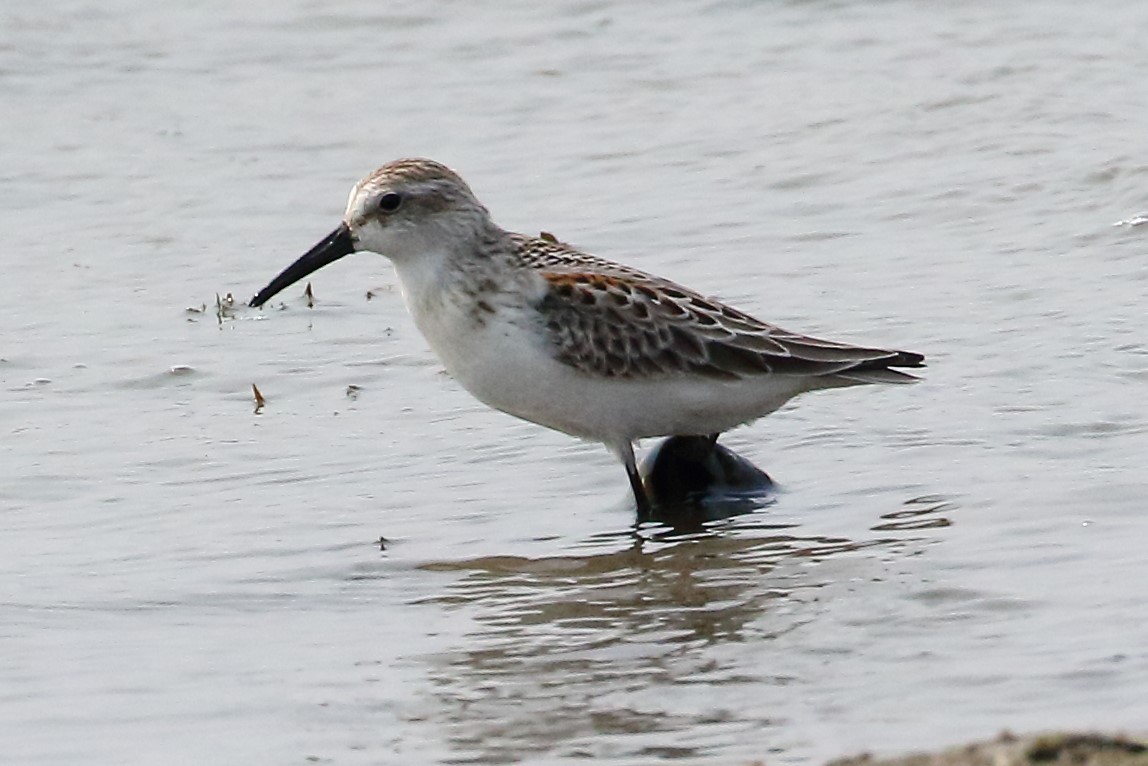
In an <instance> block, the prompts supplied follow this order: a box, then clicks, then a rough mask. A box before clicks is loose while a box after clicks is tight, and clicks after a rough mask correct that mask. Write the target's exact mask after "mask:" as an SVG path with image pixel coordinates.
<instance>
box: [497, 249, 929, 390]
mask: <svg viewBox="0 0 1148 766" xmlns="http://www.w3.org/2000/svg"><path fill="white" fill-rule="evenodd" d="M520 247H521V248H522V249H521V250H520V252H521V253H522V254H523V260H524V262H525V263H526V264H527V265H529V266H531V267H533V268H535V269H537V270H538V271H539V272H540V273H541V274H542V276H543V278H544V279H545V280H546V283H547V285H548V288H549V289H548V290H547V291H546V293H545V295H544V296H543V298H542V299H541V301H540V302H539V306H538V308H539V311H540V312H541V313H542V315H543V318H544V322H545V324H546V329H547V331H548V332H549V334H550V339H551V341H552V342H553V343H554V347H555V355H556V356H557V358H558V359H559V360H561V361H562V362H564V363H566V364H569V365H570V366H572V367H574V368H576V369H580V370H583V371H586V372H592V373H594V374H597V375H603V376H606V377H613V378H623V379H626V378H648V377H656V376H667V375H676V374H683V373H691V374H700V375H705V376H709V377H713V378H719V379H740V378H745V377H750V376H755V375H766V374H769V373H784V374H802V375H812V376H819V375H835V374H843V377H844V376H845V375H850V376H851V378H855V379H857V380H859V381H860V380H861V379H862V377H864V376H862V375H855V376H853V375H851V374H852V373H866V372H867V373H871V374H870V375H869V376H868V377H869V378H870V379H872V380H878V379H880V380H884V381H888V382H896V381H902V382H905V381H911V380H915V378H913V377H912V376H911V375H906V374H905V373H901V372H896V371H894V370H890V369H889V368H890V367H920V366H923V359H924V358H923V357H922V356H921V355H919V354H914V353H911V352H905V351H887V350H884V349H874V348H863V347H858V346H851V345H847V344H843V343H834V342H831V341H826V340H821V339H818V338H813V337H810V336H807V335H801V334H799V333H794V332H790V331H788V330H784V329H782V328H780V327H776V326H773V325H770V324H766V323H765V322H762V321H760V320H757V319H754V318H753V317H751V316H749V315H748V314H745V313H743V312H740V311H738V310H737V309H734V308H731V307H729V306H726V305H724V304H721V303H719V302H717V301H713V300H710V299H707V298H704V297H702V296H701V295H699V294H698V293H695V292H693V291H692V290H689V289H687V288H684V287H682V286H681V285H678V284H675V283H673V282H670V281H669V280H665V279H661V278H659V277H654V276H651V275H649V274H646V273H644V272H641V271H638V270H637V269H631V268H629V267H627V266H622V265H621V264H616V263H613V262H611V261H606V260H605V259H601V258H597V257H596V256H592V255H588V254H586V253H583V252H581V251H578V250H575V249H574V248H571V247H569V246H567V245H563V244H562V243H559V242H555V241H551V240H550V239H531V238H526V237H521V239H520ZM878 372H880V373H881V374H880V375H877V374H876V373H878Z"/></svg>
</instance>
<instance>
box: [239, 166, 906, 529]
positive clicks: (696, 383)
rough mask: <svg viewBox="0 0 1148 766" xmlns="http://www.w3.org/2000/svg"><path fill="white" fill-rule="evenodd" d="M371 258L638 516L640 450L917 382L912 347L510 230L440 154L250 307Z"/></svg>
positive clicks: (481, 386) (363, 209) (435, 335)
mask: <svg viewBox="0 0 1148 766" xmlns="http://www.w3.org/2000/svg"><path fill="white" fill-rule="evenodd" d="M358 252H371V253H376V254H381V255H383V256H385V257H387V258H388V259H389V260H390V261H391V263H392V264H393V266H394V269H395V272H396V274H397V276H398V281H399V284H400V289H401V293H402V296H403V299H404V302H405V303H406V306H407V309H408V311H409V313H410V315H411V316H412V318H413V320H414V324H415V326H416V327H417V328H418V330H419V331H420V332H421V333H422V335H423V336H424V337H425V339H426V341H427V342H428V344H429V345H430V347H431V349H432V350H433V351H434V353H435V354H436V355H437V356H438V358H439V360H440V361H441V363H442V364H443V366H444V367H445V368H446V370H447V372H448V373H449V374H450V375H451V376H452V377H453V378H454V379H455V380H457V381H458V383H460V384H461V385H462V387H463V388H465V389H466V390H467V391H469V392H470V393H471V394H472V395H473V396H474V397H475V398H477V399H478V400H479V401H481V402H483V403H484V404H486V405H488V406H490V407H492V408H494V409H496V410H500V411H502V412H505V413H508V414H510V415H514V416H516V417H518V418H521V419H523V420H527V421H530V422H532V423H536V424H539V425H542V426H545V427H547V428H551V429H554V430H556V431H560V432H562V433H565V434H569V435H570V436H574V437H577V438H581V439H586V440H591V441H596V442H600V443H602V444H604V445H605V446H606V447H607V448H608V449H609V450H610V451H611V452H613V453H614V454H615V455H616V456H617V457H618V458H619V459H620V460H621V462H622V464H623V465H624V466H625V469H626V475H627V477H628V479H629V483H630V489H631V491H632V492H633V496H634V502H635V503H636V505H637V508H638V510H639V511H647V510H649V508H650V505H651V500H650V496H649V494H648V493H647V491H646V489H645V487H644V485H643V480H642V477H641V474H640V473H639V470H638V467H637V463H636V461H635V458H634V443H635V442H637V441H638V440H640V439H646V438H654V437H661V436H705V437H709V438H710V440H711V441H713V440H716V439H717V436H718V435H719V434H721V433H723V432H725V431H728V430H730V429H732V428H735V427H737V426H740V425H743V424H746V423H749V422H751V421H754V420H757V419H758V418H761V417H763V416H765V415H768V414H769V413H771V412H774V411H775V410H777V409H778V408H779V407H781V406H782V405H784V404H785V403H786V402H788V401H789V400H790V399H792V398H793V397H795V396H797V395H798V394H801V393H805V392H808V391H814V390H817V389H824V388H838V387H845V386H854V385H860V384H868V383H912V382H916V381H917V380H918V378H917V377H916V376H914V375H911V374H909V373H907V372H902V371H901V369H898V368H917V367H923V366H924V356H923V355H921V354H918V353H914V352H910V351H895V350H886V349H880V348H868V347H862V346H854V345H849V344H845V343H837V342H833V341H828V340H822V339H819V338H815V337H812V336H809V335H804V334H802V333H797V332H791V331H789V330H785V329H782V328H781V327H779V326H777V325H774V324H769V323H766V322H763V321H761V320H759V319H755V318H754V317H752V316H750V315H749V314H746V313H745V312H743V311H740V310H738V309H736V308H733V307H731V306H728V305H726V304H724V303H722V302H720V301H718V300H715V299H713V298H708V297H705V296H703V295H702V294H701V293H699V292H697V291H695V290H691V289H689V288H687V287H684V286H682V285H679V284H677V283H675V282H672V281H670V280H668V279H663V278H661V277H658V276H655V275H653V274H649V273H647V272H645V271H641V270H639V269H636V268H632V267H630V266H625V265H623V264H620V263H615V262H614V261H610V260H607V259H605V258H600V257H598V256H596V255H591V254H589V253H586V252H584V251H582V250H580V249H578V248H576V247H574V246H572V245H569V244H566V243H565V242H562V241H559V240H558V238H556V237H555V236H553V235H551V234H549V233H546V232H542V233H541V234H539V235H538V236H530V235H525V234H519V233H515V232H511V231H507V230H505V229H503V228H501V227H500V226H498V225H497V224H496V223H495V222H494V221H493V219H492V218H491V215H490V212H489V211H488V210H487V208H486V207H485V206H484V205H483V204H482V203H481V202H480V201H479V200H478V198H477V197H476V196H475V194H474V192H473V191H471V189H470V187H469V186H468V185H467V184H466V182H465V181H463V179H462V178H461V177H460V176H459V175H458V174H457V173H456V172H455V171H453V170H451V169H450V168H448V167H447V166H445V165H443V164H440V163H438V162H435V161H433V160H428V159H419V158H414V159H399V160H395V161H393V162H389V163H387V164H386V165H383V166H382V167H380V168H378V169H377V170H375V171H374V172H373V173H371V174H370V175H368V176H366V177H365V178H363V179H362V180H360V181H359V182H358V183H357V184H355V186H354V187H353V188H352V190H351V194H350V197H349V199H348V201H347V206H346V210H345V212H344V214H343V218H342V221H341V222H340V223H339V225H338V227H336V228H335V230H334V231H332V232H331V233H330V234H328V235H327V236H326V237H324V238H323V239H322V240H320V241H319V242H318V243H317V244H316V245H315V246H314V247H312V248H311V249H310V250H308V251H307V252H306V253H304V254H303V255H302V256H301V257H299V258H298V259H297V260H296V261H294V262H293V263H291V264H290V265H289V266H287V268H286V269H284V270H283V271H282V272H281V273H279V274H278V275H277V276H276V277H275V278H274V279H272V280H271V281H270V282H269V283H268V284H267V286H266V287H264V288H263V289H262V290H260V291H259V292H258V293H257V294H256V295H255V296H254V297H253V298H252V299H251V301H250V304H249V305H250V306H252V307H256V308H258V307H262V306H263V305H264V304H266V303H267V301H268V300H270V299H271V298H272V297H273V296H274V295H276V294H277V293H279V292H280V291H281V290H283V289H284V288H286V287H288V286H290V285H291V284H293V283H295V282H297V281H299V280H300V279H302V278H304V277H306V276H308V275H309V274H311V273H313V272H315V271H317V270H318V269H320V268H322V267H324V266H326V265H328V264H330V263H333V262H334V261H336V260H338V259H340V258H343V257H344V256H347V255H351V254H352V253H358Z"/></svg>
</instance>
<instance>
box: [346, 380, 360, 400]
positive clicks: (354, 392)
mask: <svg viewBox="0 0 1148 766" xmlns="http://www.w3.org/2000/svg"><path fill="white" fill-rule="evenodd" d="M362 390H363V389H362V387H361V386H356V385H355V384H354V383H352V384H351V385H349V386H347V398H348V399H358V398H359V392H360V391H362Z"/></svg>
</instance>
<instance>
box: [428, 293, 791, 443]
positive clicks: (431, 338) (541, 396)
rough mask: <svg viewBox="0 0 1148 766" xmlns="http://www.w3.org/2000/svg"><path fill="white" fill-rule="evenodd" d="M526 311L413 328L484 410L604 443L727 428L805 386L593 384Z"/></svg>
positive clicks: (456, 315)
mask: <svg viewBox="0 0 1148 766" xmlns="http://www.w3.org/2000/svg"><path fill="white" fill-rule="evenodd" d="M528 311H529V309H525V308H524V309H521V310H516V309H507V308H505V307H503V308H502V309H501V310H500V311H498V312H497V313H496V314H493V315H487V316H486V317H485V321H483V322H476V321H475V318H474V316H473V314H465V313H463V312H460V311H456V310H454V309H452V308H446V307H443V309H442V310H441V311H439V312H435V315H434V316H423V317H416V321H417V323H418V325H419V329H420V330H421V331H422V333H423V335H424V336H426V338H427V341H428V342H429V343H430V345H431V347H432V348H433V349H434V350H435V352H436V353H437V354H438V356H439V358H440V359H441V360H442V362H443V364H444V366H445V367H446V369H447V371H448V372H450V374H451V375H452V376H454V378H455V379H456V380H458V382H459V383H460V384H462V386H463V387H464V388H466V389H467V391H469V392H470V393H471V394H473V395H474V396H475V397H476V398H477V399H479V400H480V401H482V402H483V403H485V404H487V405H489V406H490V407H493V408H495V409H498V410H502V411H503V412H506V413H509V414H511V415H515V416H517V417H519V418H522V419H524V420H529V421H531V422H533V423H538V424H540V425H543V426H547V427H549V428H553V429H556V430H559V431H563V432H565V433H568V434H571V435H573V436H579V437H583V438H588V439H594V440H596V441H602V442H606V443H618V442H621V441H623V440H634V439H639V438H645V437H654V436H667V435H673V434H708V433H716V432H720V431H725V430H728V429H730V428H733V427H735V426H738V425H741V424H742V423H745V422H747V421H750V420H754V419H756V418H759V417H762V416H763V415H767V414H769V413H770V412H773V411H774V410H776V409H777V408H778V407H780V406H781V405H783V404H784V403H785V402H786V401H788V400H789V399H790V398H792V397H793V396H794V395H796V394H798V393H801V392H802V391H804V390H806V388H807V387H806V386H805V384H804V383H803V381H801V380H800V379H797V378H790V377H787V376H769V377H762V378H758V379H747V380H740V381H720V380H713V379H710V378H705V377H696V378H695V377H692V376H688V375H681V376H673V377H663V378H644V379H637V380H619V379H615V378H605V377H597V376H594V375H591V374H588V373H585V372H581V371H579V370H576V369H574V368H572V367H570V366H568V365H566V364H564V363H562V362H560V361H558V360H557V359H555V358H554V357H553V356H552V355H551V354H550V353H549V351H548V349H547V347H546V344H547V338H546V337H545V335H544V334H543V333H542V332H541V328H540V326H539V325H537V324H535V323H532V322H531V321H530V320H531V317H530V316H529V315H528V313H527V312H528Z"/></svg>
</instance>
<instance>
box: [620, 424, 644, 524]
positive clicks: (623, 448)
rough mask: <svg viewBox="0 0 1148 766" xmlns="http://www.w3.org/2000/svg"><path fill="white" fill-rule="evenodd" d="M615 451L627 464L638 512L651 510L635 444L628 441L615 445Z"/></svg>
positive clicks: (627, 473) (627, 472)
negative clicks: (639, 470) (636, 456)
mask: <svg viewBox="0 0 1148 766" xmlns="http://www.w3.org/2000/svg"><path fill="white" fill-rule="evenodd" d="M614 451H615V452H616V453H617V454H618V457H619V458H621V459H622V463H623V464H624V465H625V466H626V476H627V477H628V478H629V479H630V489H631V490H633V492H634V502H635V503H637V504H638V513H640V514H642V513H648V512H649V511H650V498H649V496H648V495H647V494H646V487H645V485H644V484H642V475H641V474H640V473H638V463H637V461H636V460H634V445H633V444H631V443H630V442H628V441H625V442H622V443H621V444H618V445H614Z"/></svg>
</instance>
